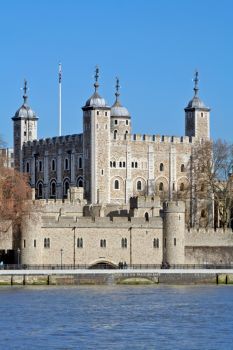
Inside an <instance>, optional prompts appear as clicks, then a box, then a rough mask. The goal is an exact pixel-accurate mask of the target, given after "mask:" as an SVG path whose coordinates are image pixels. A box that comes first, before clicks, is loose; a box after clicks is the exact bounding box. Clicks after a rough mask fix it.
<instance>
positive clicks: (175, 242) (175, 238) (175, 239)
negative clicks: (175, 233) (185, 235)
mask: <svg viewBox="0 0 233 350" xmlns="http://www.w3.org/2000/svg"><path fill="white" fill-rule="evenodd" d="M174 246H176V238H174Z"/></svg>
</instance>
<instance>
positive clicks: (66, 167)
mask: <svg viewBox="0 0 233 350" xmlns="http://www.w3.org/2000/svg"><path fill="white" fill-rule="evenodd" d="M64 168H65V170H69V159H68V158H66V159H65V162H64Z"/></svg>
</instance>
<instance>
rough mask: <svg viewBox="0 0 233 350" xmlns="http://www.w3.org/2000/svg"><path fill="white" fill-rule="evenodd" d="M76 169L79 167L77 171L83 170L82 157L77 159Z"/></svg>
mask: <svg viewBox="0 0 233 350" xmlns="http://www.w3.org/2000/svg"><path fill="white" fill-rule="evenodd" d="M78 167H79V169H82V168H83V158H82V157H79V159H78Z"/></svg>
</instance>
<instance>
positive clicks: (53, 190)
mask: <svg viewBox="0 0 233 350" xmlns="http://www.w3.org/2000/svg"><path fill="white" fill-rule="evenodd" d="M50 197H52V198H54V197H56V181H55V180H53V181H51V183H50Z"/></svg>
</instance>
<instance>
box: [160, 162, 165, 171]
mask: <svg viewBox="0 0 233 350" xmlns="http://www.w3.org/2000/svg"><path fill="white" fill-rule="evenodd" d="M159 170H160V171H164V165H163V163H160V166H159Z"/></svg>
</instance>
